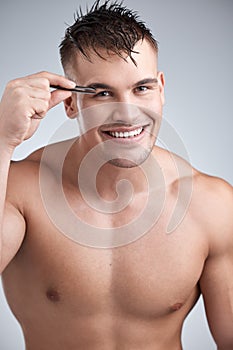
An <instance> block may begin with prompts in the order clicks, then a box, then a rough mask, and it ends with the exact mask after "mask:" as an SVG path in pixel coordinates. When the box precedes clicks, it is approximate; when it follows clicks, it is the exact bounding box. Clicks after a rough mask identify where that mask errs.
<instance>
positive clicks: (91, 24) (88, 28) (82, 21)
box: [60, 0, 158, 71]
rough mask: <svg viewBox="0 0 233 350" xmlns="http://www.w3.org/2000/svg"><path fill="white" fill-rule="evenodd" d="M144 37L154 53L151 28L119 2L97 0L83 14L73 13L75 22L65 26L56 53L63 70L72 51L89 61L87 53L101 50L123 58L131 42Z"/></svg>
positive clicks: (135, 13) (154, 46)
mask: <svg viewBox="0 0 233 350" xmlns="http://www.w3.org/2000/svg"><path fill="white" fill-rule="evenodd" d="M143 39H147V40H148V42H149V43H150V44H151V46H152V48H154V50H155V52H156V53H157V52H158V43H157V41H156V40H155V39H154V38H153V35H152V33H151V31H150V30H149V29H148V28H147V27H146V26H145V24H144V22H142V21H141V20H139V18H138V14H137V12H134V11H132V10H129V9H128V8H126V7H125V6H123V5H122V2H120V3H119V2H118V1H114V2H112V1H111V0H105V2H104V3H103V4H102V5H101V0H97V1H95V2H94V4H93V5H92V7H91V9H90V10H88V8H87V10H86V13H85V14H83V12H82V9H81V8H79V11H77V12H76V14H75V22H74V24H73V25H71V26H70V27H68V28H67V29H66V33H65V37H64V39H63V40H62V42H61V44H60V56H61V62H62V65H63V68H64V70H65V71H66V69H67V68H68V65H70V64H71V65H72V60H73V58H74V57H75V54H76V53H81V54H82V55H83V56H84V57H85V58H86V59H88V60H89V61H90V52H95V53H96V54H97V55H98V56H99V57H101V58H103V59H104V57H103V56H101V49H105V50H106V52H107V53H114V54H116V55H118V56H119V57H121V58H123V59H125V57H124V55H123V54H126V55H127V57H130V58H131V60H132V61H133V62H134V64H136V62H135V60H134V59H133V57H132V53H135V51H134V50H133V48H134V46H135V44H136V43H137V42H138V41H139V40H143Z"/></svg>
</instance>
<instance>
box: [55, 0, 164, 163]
mask: <svg viewBox="0 0 233 350" xmlns="http://www.w3.org/2000/svg"><path fill="white" fill-rule="evenodd" d="M60 52H61V59H62V64H63V67H64V71H65V74H66V75H67V76H68V77H69V78H70V79H73V80H74V81H75V82H76V83H77V84H78V85H84V86H90V87H95V88H96V93H95V94H94V95H82V96H80V95H79V96H77V94H75V93H74V94H73V95H72V97H71V98H69V99H68V100H66V101H65V108H66V113H67V115H68V116H69V117H73V116H77V115H78V122H79V126H80V131H81V135H82V140H84V141H85V142H84V143H83V145H84V144H85V145H86V146H87V147H88V149H89V150H90V149H92V148H93V147H95V146H96V145H101V148H99V149H101V156H103V157H104V159H105V160H109V159H113V161H112V162H111V161H109V163H112V164H115V165H117V166H120V167H131V166H135V165H138V164H141V163H142V162H143V161H144V160H145V159H146V158H147V157H148V155H149V154H150V152H151V150H152V148H153V145H154V143H155V140H156V136H157V133H158V130H159V125H160V120H161V115H162V105H163V103H164V94H163V90H164V89H163V87H164V77H163V73H162V72H158V71H157V52H158V46H157V42H156V40H155V39H154V38H153V37H152V34H151V32H150V30H149V29H147V28H146V26H145V25H144V24H143V23H142V22H140V21H139V20H138V17H137V15H136V14H135V13H134V12H132V11H130V10H128V9H126V8H125V7H123V6H122V5H121V4H117V3H116V2H114V3H113V4H111V3H110V2H109V1H106V2H105V3H104V4H103V5H102V6H100V4H99V1H97V2H95V4H94V5H93V7H92V8H91V10H90V11H89V12H87V14H86V15H82V14H80V15H79V16H78V18H77V20H76V21H75V23H74V24H73V25H72V26H71V27H70V28H68V29H67V31H66V35H65V38H64V40H63V41H62V43H61V50H60ZM106 141H111V142H106ZM111 145H112V147H111ZM87 151H88V150H87ZM116 158H118V160H117V161H116V160H114V159H116ZM124 158H125V160H124ZM126 158H127V159H128V160H126Z"/></svg>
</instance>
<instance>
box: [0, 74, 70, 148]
mask: <svg viewBox="0 0 233 350" xmlns="http://www.w3.org/2000/svg"><path fill="white" fill-rule="evenodd" d="M51 84H53V85H60V86H62V87H65V88H74V87H75V83H74V82H71V81H70V80H68V79H66V78H65V77H63V76H60V75H55V74H52V73H48V72H41V73H37V74H33V75H30V76H27V77H24V78H20V79H16V80H12V81H10V82H9V83H8V84H7V86H6V89H5V92H4V94H3V97H2V100H1V103H0V140H1V143H4V145H6V146H7V147H9V148H11V149H12V150H14V148H15V147H16V146H18V145H19V144H21V143H22V142H23V141H24V140H26V139H28V138H30V137H31V136H32V135H33V134H34V133H35V131H36V130H37V128H38V126H39V124H40V121H41V119H42V118H44V117H45V115H46V113H47V111H48V110H49V109H50V108H52V107H54V106H55V105H57V104H58V103H60V102H61V101H63V100H65V99H66V98H68V97H70V96H71V92H69V91H62V90H56V91H53V92H50V85H51Z"/></svg>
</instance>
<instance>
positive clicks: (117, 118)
mask: <svg viewBox="0 0 233 350" xmlns="http://www.w3.org/2000/svg"><path fill="white" fill-rule="evenodd" d="M139 116H140V109H139V107H138V106H136V105H135V104H132V103H129V102H126V101H124V102H115V104H114V107H113V111H112V120H113V121H114V122H117V123H124V124H135V122H136V120H138V119H139Z"/></svg>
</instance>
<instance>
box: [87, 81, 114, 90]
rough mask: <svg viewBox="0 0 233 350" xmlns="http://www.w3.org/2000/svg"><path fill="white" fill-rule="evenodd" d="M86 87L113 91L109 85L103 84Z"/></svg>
mask: <svg viewBox="0 0 233 350" xmlns="http://www.w3.org/2000/svg"><path fill="white" fill-rule="evenodd" d="M86 87H88V88H93V89H96V90H97V89H109V90H110V89H113V87H112V86H110V85H108V84H103V83H92V84H90V85H87V86H86Z"/></svg>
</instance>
